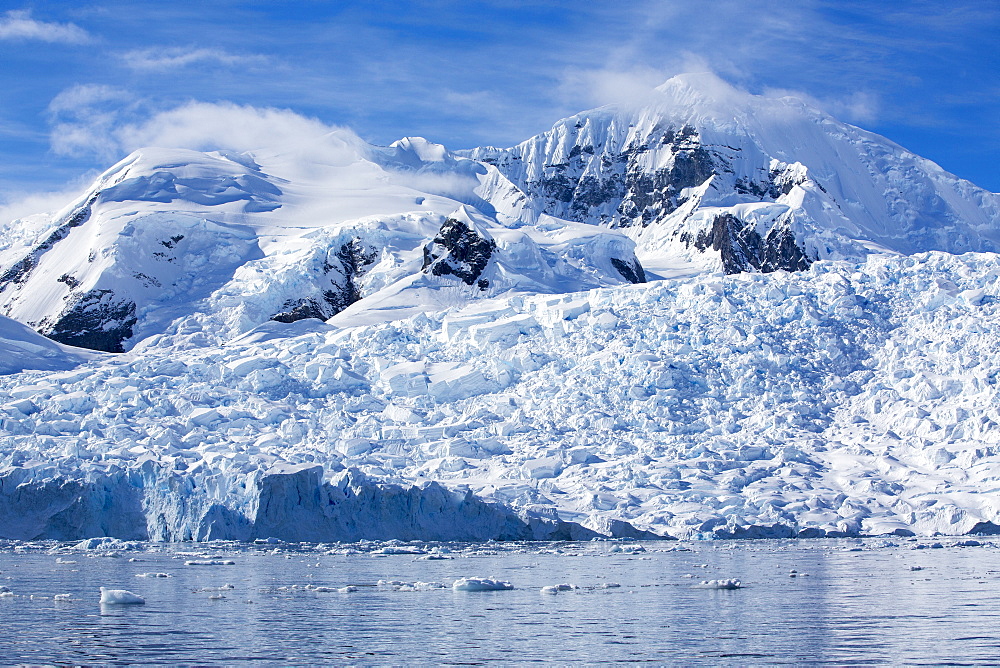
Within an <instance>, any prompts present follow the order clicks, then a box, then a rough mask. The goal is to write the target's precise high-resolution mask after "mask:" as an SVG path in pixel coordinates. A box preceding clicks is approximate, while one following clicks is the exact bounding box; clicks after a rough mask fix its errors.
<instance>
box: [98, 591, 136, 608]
mask: <svg viewBox="0 0 1000 668" xmlns="http://www.w3.org/2000/svg"><path fill="white" fill-rule="evenodd" d="M145 602H146V599H144V598H143V597H142V596H139V595H138V594H133V593H132V592H130V591H128V590H127V589H107V588H106V587H101V605H142V604H143V603H145Z"/></svg>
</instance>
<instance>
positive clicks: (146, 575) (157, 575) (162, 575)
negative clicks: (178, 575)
mask: <svg viewBox="0 0 1000 668" xmlns="http://www.w3.org/2000/svg"><path fill="white" fill-rule="evenodd" d="M135 576H136V577H137V578H169V577H173V576H171V575H170V573H136V574H135Z"/></svg>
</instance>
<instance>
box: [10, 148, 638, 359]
mask: <svg viewBox="0 0 1000 668" xmlns="http://www.w3.org/2000/svg"><path fill="white" fill-rule="evenodd" d="M324 141H325V142H326V143H327V144H329V146H328V147H326V150H325V151H324V152H322V153H320V154H319V155H303V154H302V152H301V151H296V152H290V153H288V154H281V155H261V156H254V157H250V156H247V155H234V154H229V153H219V152H213V153H199V152H195V151H185V150H166V149H143V150H141V151H137V152H136V153H133V154H132V155H130V156H129V157H127V158H126V159H125V160H123V161H122V162H120V163H118V164H117V165H115V166H114V167H112V168H111V169H109V170H108V171H107V172H106V173H105V174H103V175H102V176H101V177H100V178H99V179H98V180H97V181H96V182H95V183H94V185H93V186H92V187H91V188H90V189H89V190H88V191H87V192H86V193H85V194H84V195H83V196H82V197H80V198H79V199H78V200H77V201H76V202H73V203H72V204H70V205H69V206H68V207H66V208H65V209H64V210H63V211H61V212H59V213H58V214H57V215H56V216H54V217H53V218H52V219H51V221H50V222H49V224H48V225H47V226H45V227H43V228H42V230H41V232H40V233H39V234H37V235H36V236H35V237H34V238H31V239H28V240H21V243H20V244H19V245H18V246H17V247H14V248H10V247H8V248H7V249H5V251H6V252H5V255H6V256H7V258H9V260H8V262H7V263H6V264H5V266H3V268H2V270H0V271H2V273H0V308H2V309H3V310H4V312H5V313H6V314H7V315H8V316H9V317H12V318H15V319H17V320H20V321H22V322H25V323H28V324H30V325H31V326H33V327H35V328H36V329H38V331H40V332H41V333H43V334H45V335H46V336H49V337H50V338H52V339H55V340H57V341H61V342H63V343H67V344H72V345H76V346H81V347H85V348H92V349H96V350H104V351H109V352H121V351H123V350H126V349H128V348H130V347H131V346H133V345H134V344H135V343H136V342H138V341H140V340H142V339H144V338H147V337H148V336H151V335H158V334H162V333H169V332H178V331H184V332H191V331H194V330H197V331H199V332H202V333H203V335H204V338H205V340H206V341H215V342H218V341H224V340H226V339H227V338H231V337H232V336H237V335H240V334H242V333H244V332H246V331H248V330H249V329H251V328H252V327H255V326H257V325H259V324H261V323H263V322H266V321H268V320H269V319H273V320H278V321H281V322H293V321H295V320H299V319H302V318H308V317H312V318H321V319H327V318H329V317H331V316H333V315H335V314H337V313H340V312H341V311H343V310H344V309H346V308H347V307H348V306H350V305H351V304H353V303H355V302H357V301H359V300H360V301H364V304H365V307H364V308H363V309H360V310H365V311H370V313H368V315H369V316H370V317H372V318H374V319H378V318H381V317H400V316H401V315H403V314H406V315H409V314H412V313H414V312H417V311H420V310H424V309H435V308H440V307H443V306H450V305H455V304H462V303H465V302H466V301H467V300H469V299H478V298H484V297H494V296H496V295H500V294H509V293H512V292H521V293H530V294H534V293H538V292H543V293H545V292H548V293H551V292H565V291H567V290H579V289H585V288H590V287H597V286H602V285H618V284H621V283H623V282H627V281H631V282H634V281H638V280H642V274H643V272H642V270H641V268H640V267H639V265H638V263H637V261H636V258H635V255H634V252H633V249H634V244H633V242H632V241H631V240H629V239H628V238H626V237H625V236H623V235H621V234H618V233H616V232H614V231H610V230H605V229H599V228H594V227H593V226H587V225H580V224H574V223H571V222H568V221H556V220H552V221H551V222H550V223H549V224H547V225H536V226H532V227H530V228H523V229H508V228H507V227H505V226H503V225H500V224H499V223H498V222H497V221H496V220H495V219H494V218H493V217H491V216H490V215H489V214H490V213H492V209H491V207H490V206H489V205H487V204H485V203H484V202H482V201H481V200H479V199H478V198H477V197H476V196H475V195H474V193H473V192H472V190H473V189H474V187H475V186H476V185H477V183H478V182H477V179H476V176H477V175H478V174H479V173H480V172H482V171H485V169H484V168H483V167H482V166H481V165H479V164H478V163H475V162H473V161H470V160H467V159H461V158H454V157H452V156H450V155H449V154H448V153H447V152H446V151H444V149H443V147H440V146H436V145H432V144H430V143H429V142H426V141H424V140H415V139H410V140H404V141H401V142H397V143H396V144H394V145H393V146H391V147H388V148H377V147H373V146H367V145H363V144H361V143H360V142H357V141H356V140H351V139H350V138H347V139H345V138H343V137H340V136H336V135H331V136H329V137H326V138H325V140H324ZM331 157H332V161H331ZM418 185H419V186H422V187H424V188H426V189H425V190H417V189H416V187H417V186H418ZM439 192H444V193H446V194H443V195H442V194H435V193H439ZM466 201H467V202H469V203H470V204H466V203H465V202H466ZM476 205H478V206H476ZM484 211H486V212H487V213H484ZM356 310H357V309H356Z"/></svg>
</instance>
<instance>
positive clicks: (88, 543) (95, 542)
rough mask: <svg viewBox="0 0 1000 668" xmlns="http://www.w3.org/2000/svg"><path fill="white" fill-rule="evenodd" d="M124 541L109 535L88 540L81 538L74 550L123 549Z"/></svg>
mask: <svg viewBox="0 0 1000 668" xmlns="http://www.w3.org/2000/svg"><path fill="white" fill-rule="evenodd" d="M123 547H124V546H123V545H122V541H120V540H118V539H117V538H111V537H109V536H103V537H101V538H87V539H86V540H81V541H80V542H79V543H77V544H76V545H74V546H73V548H72V549H74V550H88V551H89V550H105V549H110V548H114V549H122V548H123Z"/></svg>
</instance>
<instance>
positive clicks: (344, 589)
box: [337, 585, 358, 594]
mask: <svg viewBox="0 0 1000 668" xmlns="http://www.w3.org/2000/svg"><path fill="white" fill-rule="evenodd" d="M357 590H358V588H357V587H355V586H354V585H347V586H346V587H341V588H340V589H338V590H337V593H338V594H350V593H352V592H356V591H357Z"/></svg>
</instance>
